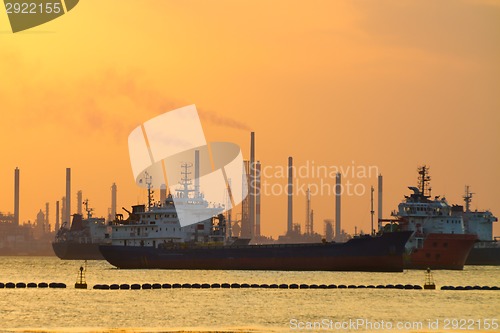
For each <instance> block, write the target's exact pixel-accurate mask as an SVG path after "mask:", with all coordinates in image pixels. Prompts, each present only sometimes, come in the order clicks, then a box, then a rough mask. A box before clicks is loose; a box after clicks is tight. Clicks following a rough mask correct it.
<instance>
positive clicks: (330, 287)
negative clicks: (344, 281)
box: [328, 284, 337, 289]
mask: <svg viewBox="0 0 500 333" xmlns="http://www.w3.org/2000/svg"><path fill="white" fill-rule="evenodd" d="M328 289H337V285H336V284H329V285H328Z"/></svg>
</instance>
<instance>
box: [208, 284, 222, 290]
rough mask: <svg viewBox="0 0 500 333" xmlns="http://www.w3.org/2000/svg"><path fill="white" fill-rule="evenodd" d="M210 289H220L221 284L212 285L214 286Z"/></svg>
mask: <svg viewBox="0 0 500 333" xmlns="http://www.w3.org/2000/svg"><path fill="white" fill-rule="evenodd" d="M210 288H212V289H217V288H220V283H212V285H211V286H210Z"/></svg>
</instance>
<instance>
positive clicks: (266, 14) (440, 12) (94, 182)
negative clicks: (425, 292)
mask: <svg viewBox="0 0 500 333" xmlns="http://www.w3.org/2000/svg"><path fill="white" fill-rule="evenodd" d="M99 6H101V7H99V8H100V12H112V13H114V15H113V18H112V19H110V18H109V17H105V16H101V15H97V16H96V15H95V8H96V7H95V6H94V5H90V4H89V5H80V6H78V10H74V11H71V13H70V14H69V15H65V16H64V17H62V18H61V19H58V20H54V21H52V22H48V23H47V24H44V25H43V29H44V30H43V31H56V32H57V33H47V34H40V33H33V32H36V31H37V30H36V28H35V29H34V30H33V31H31V32H29V33H18V34H12V33H9V34H0V42H1V43H2V49H1V50H0V60H1V61H0V76H1V77H3V78H6V79H5V80H0V100H1V101H2V105H1V109H2V117H3V120H2V124H3V125H2V130H1V131H0V139H1V141H2V142H3V145H2V164H1V165H0V189H2V191H0V211H2V212H13V209H14V208H13V207H14V200H13V195H12V189H13V187H14V184H13V180H12V170H14V169H15V168H16V167H19V169H20V170H21V174H22V182H21V194H20V195H21V198H20V199H21V206H20V216H19V218H20V220H21V221H27V220H30V219H31V220H32V219H33V218H34V217H35V216H36V214H37V212H38V211H39V210H40V209H43V207H44V205H45V203H46V202H49V203H51V205H54V203H55V202H56V201H60V205H61V206H62V205H63V202H62V201H61V198H62V197H63V196H65V195H66V192H65V183H64V181H65V180H64V172H65V168H66V167H71V169H72V175H71V176H72V188H71V189H72V191H71V193H70V195H69V196H70V197H71V202H72V206H73V207H72V209H75V208H76V206H75V205H74V203H75V202H76V200H75V198H76V193H77V190H80V189H81V190H82V191H83V197H84V198H89V200H90V202H91V205H92V207H94V208H95V214H96V215H99V216H107V214H108V211H107V209H108V208H109V205H110V204H109V186H110V185H111V184H112V183H116V184H117V186H118V187H119V191H120V192H119V194H120V195H119V197H118V199H117V200H118V207H121V206H126V207H127V206H130V205H132V204H137V203H143V202H144V198H145V193H144V190H141V189H138V188H137V187H136V185H135V183H134V182H133V181H132V180H131V179H132V172H131V168H130V162H129V156H128V147H127V136H128V134H129V133H130V131H131V130H132V129H134V128H136V127H137V126H138V125H140V124H142V123H144V121H146V120H147V119H150V118H152V117H154V116H157V115H160V114H162V113H164V112H166V111H168V110H172V109H175V108H177V107H181V106H185V105H190V104H196V105H197V107H198V110H199V114H200V118H201V121H202V123H203V131H204V134H205V137H206V138H207V141H209V142H218V141H222V142H225V141H229V142H235V143H237V144H239V145H240V146H241V148H242V151H243V152H244V159H247V160H250V159H251V156H250V154H249V152H250V142H249V140H248V136H249V133H250V132H255V133H256V136H257V144H258V146H257V148H256V154H255V158H256V160H259V161H260V162H261V165H262V168H263V171H265V170H267V169H264V168H268V167H270V166H271V167H275V168H276V169H277V167H282V168H284V169H285V170H286V167H287V159H288V157H289V156H293V159H294V164H295V166H296V167H297V168H299V167H301V166H304V165H306V164H307V163H308V162H309V164H310V165H312V162H313V161H314V163H315V164H316V165H321V166H327V167H329V166H338V167H342V166H343V167H348V166H351V165H353V162H354V164H355V165H356V166H358V165H359V166H366V167H368V166H376V167H377V168H378V170H379V173H381V174H382V175H383V176H384V193H385V200H384V205H383V209H384V215H385V217H387V216H388V215H389V214H390V212H391V211H392V210H394V209H396V207H397V204H398V203H399V202H400V201H401V199H402V198H403V196H404V195H405V194H407V186H408V185H414V184H415V183H416V179H415V170H416V168H417V167H418V166H419V165H422V164H426V165H429V166H430V167H431V176H432V188H433V194H434V195H446V197H447V199H448V200H449V202H451V203H456V204H459V203H462V202H463V199H462V196H463V192H464V187H465V185H470V186H471V189H472V191H473V192H474V193H476V195H475V197H474V201H473V202H472V208H473V209H475V208H478V209H490V210H491V211H492V212H493V213H495V214H497V215H498V214H499V212H500V204H499V201H498V198H499V197H500V177H498V175H497V166H498V165H499V164H500V155H499V154H498V153H497V152H498V151H500V132H499V131H498V129H497V127H498V124H499V123H500V113H499V112H498V110H499V109H500V100H499V99H498V95H499V92H498V87H499V85H500V82H499V80H500V67H499V62H498V59H499V58H500V43H496V42H495V41H497V40H499V39H500V35H499V34H500V27H499V26H498V25H499V23H498V22H500V20H499V12H500V6H499V5H498V3H497V2H495V1H489V0H478V1H458V2H457V1H440V2H436V3H433V4H432V6H430V5H429V4H428V3H425V2H419V1H410V2H405V3H398V4H394V3H393V2H391V1H381V2H377V3H376V4H375V3H366V2H357V1H319V2H317V3H315V4H309V3H307V4H306V3H304V2H303V1H273V2H272V3H268V2H257V3H255V2H250V1H237V2H230V3H228V2H214V3H213V2H203V1H195V4H194V5H188V4H187V3H186V4H185V3H182V2H179V3H172V2H155V5H154V10H152V8H151V7H149V6H135V5H134V4H133V3H126V2H123V1H121V2H119V1H116V0H110V1H106V2H105V3H102V4H101V3H100V4H99ZM131 12H133V13H135V14H136V16H135V17H136V20H134V21H133V22H130V19H129V18H130V13H131ZM165 13H167V14H165ZM222 13H232V15H226V14H222ZM270 13H273V14H270ZM277 13H282V15H278V14H277ZM89 17H93V24H92V25H91V26H89V25H88V18H89ZM256 22H258V23H256ZM81 27H85V29H82V28H81ZM179 27H183V28H182V29H180V28H179ZM40 29H42V28H40ZM0 30H5V31H10V27H9V24H8V20H7V17H6V16H5V17H4V19H3V20H0ZM54 45H64V48H54ZM88 45H92V47H91V48H90V49H89V47H88ZM124 47H125V48H126V49H124ZM56 49H57V52H56V51H55V50H56ZM96 49H98V50H100V52H93V51H90V50H96ZM33 50H36V52H33ZM149 50H152V51H151V52H150V51H149ZM75 64H78V66H75ZM61 175H62V176H61ZM377 176H378V174H374V175H372V177H369V178H363V179H358V178H357V179H352V176H351V175H349V176H345V175H344V174H342V181H343V183H344V184H345V185H347V184H348V182H350V183H351V184H354V185H355V184H360V185H359V186H360V187H359V188H361V186H363V187H364V189H365V190H366V191H365V193H364V194H363V195H360V196H357V195H352V196H349V195H345V196H343V197H342V225H343V227H344V228H345V229H346V231H348V232H351V233H352V232H354V228H355V226H357V227H358V230H361V229H362V230H364V231H365V232H368V231H369V229H370V218H371V217H370V193H369V189H370V187H371V186H376V185H377V182H378V179H377ZM299 180H300V184H294V188H295V189H296V191H298V192H299V193H298V194H297V196H296V198H294V203H295V205H294V219H293V221H294V223H301V224H303V225H304V223H305V221H304V218H305V216H306V213H305V211H306V207H305V206H306V205H305V190H306V189H307V185H311V187H310V188H311V198H312V205H313V206H314V207H313V209H314V220H315V221H324V220H325V219H334V218H335V198H333V195H332V193H331V192H330V193H329V194H326V195H318V194H315V186H316V185H317V186H319V187H320V186H321V185H322V183H321V179H320V178H318V177H309V179H307V180H306V179H303V178H301V179H299ZM324 183H325V184H326V185H325V186H328V188H329V189H330V190H331V189H333V188H334V187H335V179H334V177H333V178H332V177H328V179H324ZM314 184H316V185H314ZM266 185H267V187H265V186H266ZM261 186H262V188H263V189H266V188H267V189H269V190H272V189H273V186H274V188H275V189H280V190H281V192H280V193H279V194H277V195H273V194H272V193H271V194H269V195H262V197H261V202H260V213H261V228H260V229H261V233H262V234H263V235H274V236H277V235H280V234H283V233H285V232H286V230H287V217H286V214H287V208H286V207H287V195H286V193H285V192H286V191H285V190H286V186H287V179H286V172H285V175H284V176H283V177H274V176H273V177H265V173H264V172H263V175H262V184H261ZM75 189H76V191H75ZM61 208H62V207H61ZM53 216H54V214H52V217H53ZM255 223H257V221H255ZM316 225H318V224H317V223H316ZM495 231H496V234H497V235H498V234H500V226H499V225H498V223H496V226H495Z"/></svg>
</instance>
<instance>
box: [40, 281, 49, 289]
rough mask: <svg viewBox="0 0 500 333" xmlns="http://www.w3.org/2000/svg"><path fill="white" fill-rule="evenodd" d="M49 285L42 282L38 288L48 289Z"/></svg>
mask: <svg viewBox="0 0 500 333" xmlns="http://www.w3.org/2000/svg"><path fill="white" fill-rule="evenodd" d="M48 286H49V285H48V284H47V282H40V283H39V284H38V288H47V287H48Z"/></svg>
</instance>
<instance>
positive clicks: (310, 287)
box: [309, 283, 319, 289]
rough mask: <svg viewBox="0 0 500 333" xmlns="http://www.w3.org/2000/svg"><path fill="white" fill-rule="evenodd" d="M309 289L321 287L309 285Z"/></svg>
mask: <svg viewBox="0 0 500 333" xmlns="http://www.w3.org/2000/svg"><path fill="white" fill-rule="evenodd" d="M309 289H319V286H318V285H317V284H314V283H313V284H311V285H309Z"/></svg>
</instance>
